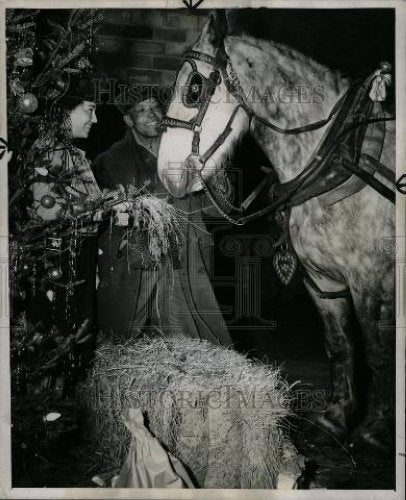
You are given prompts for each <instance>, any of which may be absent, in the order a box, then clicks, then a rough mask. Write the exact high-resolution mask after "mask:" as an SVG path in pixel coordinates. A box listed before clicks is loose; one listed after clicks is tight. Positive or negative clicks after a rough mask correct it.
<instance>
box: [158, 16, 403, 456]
mask: <svg viewBox="0 0 406 500" xmlns="http://www.w3.org/2000/svg"><path fill="white" fill-rule="evenodd" d="M348 87H349V82H348V81H347V80H345V79H344V78H342V77H341V76H340V74H339V73H337V72H334V71H331V70H328V69H327V68H325V67H323V66H322V65H320V64H318V63H317V62H315V61H314V60H312V59H310V58H309V57H306V56H304V55H302V54H300V53H299V52H297V51H295V50H293V49H291V48H287V47H285V46H283V45H280V44H277V43H272V42H268V41H263V40H258V39H255V38H252V37H250V36H246V35H245V36H242V37H240V36H225V37H221V34H220V33H219V30H218V29H217V28H216V21H215V19H214V18H211V19H210V20H209V21H208V22H207V24H206V25H205V27H204V29H203V31H202V34H201V36H200V37H199V39H198V40H197V41H196V43H195V44H194V45H193V47H192V50H191V51H189V52H188V53H187V54H186V56H185V59H184V61H183V64H182V67H181V68H180V70H179V72H178V75H177V78H176V83H175V88H174V90H175V92H174V96H173V99H172V102H171V104H170V106H169V109H168V112H167V117H166V118H164V121H163V126H164V133H163V135H162V140H161V144H160V149H159V157H158V171H159V175H160V177H161V179H162V181H163V183H164V185H165V186H166V187H167V189H168V190H169V191H170V192H171V193H172V194H173V195H174V196H176V197H182V196H184V195H185V194H188V193H191V192H194V191H199V190H202V189H207V186H206V181H208V180H209V179H210V178H211V176H212V175H213V174H214V173H215V172H217V171H218V170H219V169H221V168H222V165H223V164H224V162H225V159H226V158H228V157H229V155H230V153H231V152H232V151H233V150H234V148H235V146H236V144H237V142H238V141H239V140H240V139H241V137H242V136H243V135H244V134H245V133H247V132H251V133H252V135H253V137H254V138H255V139H256V141H257V142H258V144H259V145H260V147H261V148H262V149H263V151H264V152H265V153H266V155H267V156H268V158H269V160H270V162H271V163H272V165H273V167H274V168H275V170H276V173H277V175H278V177H279V180H280V182H281V183H286V182H288V181H290V180H292V179H294V178H295V177H296V176H297V175H298V174H300V173H301V172H302V171H303V169H304V167H305V166H306V165H307V164H308V162H309V160H310V159H311V157H312V155H313V154H314V152H315V150H316V148H317V146H318V145H319V143H320V141H321V140H322V138H323V135H324V134H325V132H326V130H327V129H328V125H327V124H325V125H324V126H319V127H315V128H314V130H312V129H309V130H307V131H305V132H302V133H292V134H284V133H280V130H279V129H278V127H279V128H285V129H286V128H288V129H289V128H295V127H296V128H297V127H301V126H303V125H306V124H309V123H313V122H318V121H320V120H321V119H323V118H325V117H327V116H328V115H329V113H330V111H331V110H332V108H333V106H334V105H335V103H336V102H337V101H338V100H339V98H340V97H341V96H343V95H344V93H345V92H346V90H347V88H348ZM292 89H293V94H292ZM309 89H310V92H309ZM238 92H243V93H244V95H245V96H248V98H247V99H246V101H247V102H248V106H249V111H247V107H244V106H241V105H240V104H241V103H240V101H239V100H238V99H236V98H235V94H236V93H238ZM294 92H296V94H295V93H294ZM306 92H307V95H306ZM258 95H259V96H262V97H264V95H267V96H268V98H267V99H264V98H263V99H258V98H255V96H258ZM204 96H207V99H206V98H205V97H204ZM378 100H379V99H378ZM382 109H383V108H382ZM266 121H271V122H272V123H273V125H274V126H273V127H269V126H267V125H266V123H265V122H266ZM330 123H331V122H330ZM376 126H377V127H378V128H375V131H372V132H371V130H369V131H368V133H369V134H370V136H371V137H370V140H369V141H367V144H368V145H369V147H370V148H371V151H367V153H368V152H369V153H370V158H371V157H372V160H375V161H379V162H381V163H382V164H385V165H386V166H387V167H389V169H392V170H393V171H394V169H395V167H394V162H395V155H394V150H395V131H394V122H393V121H386V122H378V123H377V125H376ZM364 142H365V141H364ZM372 160H371V161H372ZM389 169H387V172H388V171H389ZM389 172H390V171H389ZM389 177H390V176H389ZM381 185H383V186H387V187H390V186H389V182H388V181H387V179H386V178H384V177H382V179H381ZM288 227H289V232H290V238H291V244H292V245H293V248H294V250H295V252H296V254H297V256H298V258H299V260H300V262H301V264H302V266H303V267H304V272H305V280H304V282H305V284H306V287H307V288H308V291H309V293H310V295H311V296H312V298H313V300H314V302H315V304H316V306H317V308H318V310H319V312H320V314H321V316H322V319H323V322H324V328H325V344H326V350H327V354H328V357H329V360H330V362H331V373H332V388H333V392H332V398H331V401H330V403H329V406H328V410H327V411H326V412H325V413H324V414H323V415H322V416H321V417H320V421H321V423H322V424H323V425H324V426H325V427H327V428H328V429H329V430H330V431H332V432H334V433H336V434H337V435H340V436H346V435H347V434H348V432H349V431H352V430H353V429H354V427H356V425H358V427H356V428H357V431H356V436H357V437H358V438H359V437H361V438H362V439H363V440H364V441H366V442H368V443H370V444H372V445H375V446H385V445H386V444H387V443H388V440H389V439H390V437H391V436H392V437H393V431H394V429H393V426H392V424H393V421H394V345H395V338H394V333H395V328H394V321H395V319H394V257H393V254H392V255H390V254H389V255H388V252H385V249H387V248H388V245H387V243H388V242H389V243H391V242H393V239H394V236H395V212H394V205H393V203H391V201H389V200H388V199H386V198H385V197H384V196H382V194H380V193H378V192H377V191H376V190H375V189H373V188H372V187H370V185H368V184H366V183H365V182H362V181H361V184H360V180H359V178H356V179H354V176H352V177H351V178H350V179H349V180H348V181H347V182H342V183H339V185H338V187H337V186H334V188H333V189H331V190H327V192H326V193H323V194H321V195H320V196H318V195H317V196H313V197H311V198H310V199H308V200H307V201H304V202H302V203H298V204H296V205H295V206H293V207H292V208H291V213H290V218H289V226H288ZM354 312H355V317H356V318H357V320H358V323H359V326H360V329H361V331H362V339H363V348H364V352H365V357H366V360H367V364H368V367H369V370H370V373H369V376H370V381H369V384H368V391H369V392H368V398H367V399H368V402H367V411H366V414H364V415H363V417H362V421H361V422H359V421H358V420H357V418H359V417H357V415H358V414H359V413H358V412H357V410H358V401H359V398H358V397H357V396H356V388H355V383H354V343H353V338H352V335H353V333H354V329H353V328H352V327H351V317H352V316H354ZM359 424H360V425H359Z"/></svg>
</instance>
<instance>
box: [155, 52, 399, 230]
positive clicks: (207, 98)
mask: <svg viewBox="0 0 406 500" xmlns="http://www.w3.org/2000/svg"><path fill="white" fill-rule="evenodd" d="M196 60H197V61H201V62H204V63H207V64H210V65H211V66H212V67H213V69H214V71H213V72H212V73H211V74H210V76H209V78H206V77H205V76H203V75H202V74H201V73H199V72H198V71H197V67H196V63H195V61H196ZM185 63H188V64H190V65H191V67H192V74H191V76H190V77H189V78H188V81H187V83H188V84H189V85H191V84H192V83H193V76H194V75H197V77H196V80H198V79H200V80H201V85H200V86H199V84H198V83H195V84H194V85H195V86H197V87H199V88H201V91H200V92H198V89H197V87H196V89H195V90H196V92H195V95H196V96H197V99H196V101H195V102H193V98H192V102H187V93H188V86H186V88H185V89H184V91H183V92H182V100H183V103H184V104H185V106H187V107H196V108H197V109H198V113H197V115H196V117H194V118H193V119H191V120H190V121H186V120H180V119H178V118H172V117H170V116H168V115H166V116H164V117H163V119H162V121H161V128H162V130H165V129H166V128H167V127H170V128H184V129H187V130H191V131H193V139H192V147H191V154H192V155H195V156H198V157H199V160H200V162H201V164H202V167H201V169H200V170H197V174H198V176H199V180H200V182H201V183H202V186H203V188H204V190H205V192H206V193H207V195H208V196H209V198H210V199H211V201H212V202H213V204H214V205H215V206H216V208H217V209H218V210H219V211H220V213H221V214H222V215H223V217H225V218H226V219H227V220H228V221H229V222H231V223H232V224H235V225H243V224H245V223H246V222H248V220H252V219H254V218H256V217H259V216H261V215H264V214H265V213H269V212H270V211H272V210H276V209H277V208H279V207H280V206H281V205H282V204H283V202H285V201H287V200H278V201H275V202H273V203H271V205H270V206H269V207H266V208H265V209H262V210H259V211H257V212H255V213H254V214H250V215H248V216H246V217H240V218H239V219H237V220H235V219H233V218H232V217H230V216H229V215H228V214H226V213H225V212H224V211H223V210H222V209H221V208H220V207H219V206H218V204H217V202H216V200H215V198H214V196H213V194H212V193H211V190H210V189H209V187H208V185H207V183H206V182H205V180H204V179H203V176H202V170H203V169H204V166H205V164H206V162H207V160H208V159H209V158H210V157H211V156H212V155H213V154H214V153H215V151H216V150H217V149H218V148H219V147H220V146H221V145H222V144H223V143H224V141H225V140H226V138H227V137H228V136H229V135H230V133H231V131H232V123H233V121H234V119H235V117H236V115H237V112H238V111H239V109H240V108H242V109H244V111H245V112H246V114H247V116H248V119H249V124H250V126H251V121H252V119H255V120H257V121H258V122H259V123H261V124H262V125H265V126H267V127H269V128H271V129H272V130H274V131H275V132H278V133H280V134H301V133H304V132H310V131H313V130H317V129H319V128H322V127H324V126H325V125H327V124H328V123H329V122H330V121H331V120H332V119H333V117H334V116H335V115H336V114H337V112H338V111H339V110H341V108H342V107H343V104H344V103H345V102H346V99H347V97H348V96H349V94H350V92H351V91H352V87H351V86H350V87H349V88H348V89H347V91H346V92H345V93H344V94H343V95H342V96H341V97H340V99H338V101H337V102H336V103H335V105H334V106H333V108H332V109H331V111H330V113H329V115H328V116H327V118H324V119H322V120H318V121H316V122H313V123H309V124H307V125H303V126H300V127H294V128H288V129H285V128H281V127H278V126H277V125H275V124H274V123H272V122H270V121H269V120H267V119H265V118H262V117H261V116H259V115H257V114H256V113H255V112H254V111H253V110H252V109H251V107H250V106H249V105H248V103H247V102H246V100H245V98H244V96H243V95H242V94H243V92H242V90H241V86H240V84H239V81H238V77H237V75H236V74H235V73H234V72H233V78H231V77H230V75H229V74H228V73H227V64H230V66H231V69H232V65H231V61H230V59H229V57H228V55H227V54H226V52H225V49H224V46H222V47H221V48H220V49H219V50H218V53H217V55H216V56H211V55H209V54H206V53H204V52H200V51H197V50H193V49H191V50H189V51H187V52H186V54H185V55H184V57H183V59H182V64H181V66H180V68H179V71H180V70H181V69H182V68H183V66H184V64H185ZM179 71H178V72H177V74H176V76H175V82H176V80H177V77H178V74H179ZM374 77H375V73H374V74H373V75H371V76H370V77H368V78H367V79H366V80H365V82H364V83H363V86H365V88H366V87H367V86H368V85H370V83H371V81H372V80H373V78H374ZM222 79H223V81H224V84H225V86H226V89H227V91H228V92H229V93H230V94H231V95H232V96H233V97H234V98H236V100H237V105H236V107H235V109H234V111H233V112H232V114H231V116H230V118H229V120H228V122H227V124H226V126H225V127H224V129H223V131H222V132H221V134H220V135H219V136H218V137H217V139H216V140H215V141H214V143H213V144H212V145H211V146H210V147H209V149H208V150H207V151H206V152H205V153H204V154H203V155H201V156H199V153H200V133H201V125H202V122H203V119H204V117H205V115H206V112H207V109H208V106H209V104H210V102H211V98H212V96H213V95H214V93H215V91H216V88H217V86H218V85H220V83H221V81H222ZM233 80H234V81H233ZM235 81H237V85H236V84H235V83H234V82H235ZM192 92H193V89H192ZM393 119H394V117H383V118H379V119H368V120H364V121H363V122H362V123H359V124H357V126H360V125H365V124H369V123H374V122H377V121H388V120H393ZM347 133H348V131H346V132H345V133H344V134H343V137H344V136H345V135H346V134H347ZM306 170H307V169H306ZM230 207H232V208H234V209H236V210H238V211H242V210H241V208H239V207H233V206H232V205H231V204H230Z"/></svg>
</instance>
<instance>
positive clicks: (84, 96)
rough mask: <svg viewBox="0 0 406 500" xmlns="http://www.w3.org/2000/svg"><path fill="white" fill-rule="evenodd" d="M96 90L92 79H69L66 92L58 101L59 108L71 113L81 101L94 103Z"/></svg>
mask: <svg viewBox="0 0 406 500" xmlns="http://www.w3.org/2000/svg"><path fill="white" fill-rule="evenodd" d="M95 99H96V88H95V84H94V81H93V79H92V78H90V77H81V78H71V81H70V84H69V88H68V90H67V92H66V93H65V94H64V95H63V97H62V98H61V99H60V101H59V105H60V107H61V108H62V109H63V110H64V111H66V112H69V111H72V109H75V108H76V106H78V105H79V104H80V103H81V102H83V101H91V102H95Z"/></svg>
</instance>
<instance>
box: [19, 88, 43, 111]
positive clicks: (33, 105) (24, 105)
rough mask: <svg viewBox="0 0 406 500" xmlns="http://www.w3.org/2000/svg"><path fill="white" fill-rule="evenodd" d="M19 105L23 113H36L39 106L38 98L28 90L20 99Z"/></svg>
mask: <svg viewBox="0 0 406 500" xmlns="http://www.w3.org/2000/svg"><path fill="white" fill-rule="evenodd" d="M18 107H19V109H20V111H21V112H22V113H28V114H29V113H34V112H35V111H36V110H37V108H38V99H37V98H36V97H35V95H34V94H31V93H30V92H27V93H26V94H24V95H23V96H21V97H20V98H19V99H18Z"/></svg>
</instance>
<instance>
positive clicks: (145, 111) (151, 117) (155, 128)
mask: <svg viewBox="0 0 406 500" xmlns="http://www.w3.org/2000/svg"><path fill="white" fill-rule="evenodd" d="M128 115H129V117H130V118H131V121H132V123H133V126H134V128H135V129H136V131H137V132H139V133H140V134H142V135H144V136H146V137H158V136H159V135H160V128H159V124H160V122H161V120H162V116H163V113H162V110H161V106H160V104H159V102H158V101H157V99H155V98H154V97H152V98H151V99H145V101H141V102H139V103H137V104H136V105H135V106H133V107H132V108H131V109H130V111H129V112H128Z"/></svg>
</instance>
